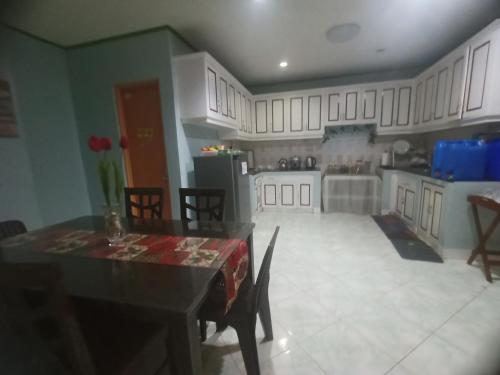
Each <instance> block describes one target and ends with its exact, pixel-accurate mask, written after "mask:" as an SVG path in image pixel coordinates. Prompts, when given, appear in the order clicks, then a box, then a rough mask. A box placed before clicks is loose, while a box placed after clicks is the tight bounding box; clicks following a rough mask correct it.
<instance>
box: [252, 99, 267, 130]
mask: <svg viewBox="0 0 500 375" xmlns="http://www.w3.org/2000/svg"><path fill="white" fill-rule="evenodd" d="M255 132H256V133H257V134H266V133H267V100H266V99H259V100H256V101H255Z"/></svg>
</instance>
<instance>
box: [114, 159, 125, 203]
mask: <svg viewBox="0 0 500 375" xmlns="http://www.w3.org/2000/svg"><path fill="white" fill-rule="evenodd" d="M112 163H113V174H114V177H115V198H116V203H118V204H120V201H121V197H122V192H123V187H124V182H123V176H122V173H121V170H120V168H119V167H118V164H117V163H116V162H115V161H114V160H113V162H112Z"/></svg>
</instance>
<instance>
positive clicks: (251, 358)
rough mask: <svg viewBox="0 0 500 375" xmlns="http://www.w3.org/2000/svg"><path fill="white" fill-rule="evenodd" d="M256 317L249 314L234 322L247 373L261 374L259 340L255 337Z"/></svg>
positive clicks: (251, 374)
mask: <svg viewBox="0 0 500 375" xmlns="http://www.w3.org/2000/svg"><path fill="white" fill-rule="evenodd" d="M255 320H256V319H255V317H252V316H248V317H246V318H243V319H241V320H238V322H235V324H233V327H234V329H235V330H236V333H237V334H238V341H239V343H240V348H241V353H242V354H243V361H244V362H245V369H246V371H247V375H260V367H259V355H258V353H257V340H256V339H255V323H256V321H255Z"/></svg>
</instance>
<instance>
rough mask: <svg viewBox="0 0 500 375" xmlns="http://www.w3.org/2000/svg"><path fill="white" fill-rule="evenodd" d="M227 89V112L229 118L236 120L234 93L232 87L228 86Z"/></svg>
mask: <svg viewBox="0 0 500 375" xmlns="http://www.w3.org/2000/svg"><path fill="white" fill-rule="evenodd" d="M228 87H229V89H228V112H229V117H231V118H232V119H233V120H236V108H235V107H236V91H235V89H234V86H233V85H231V84H229V86H228Z"/></svg>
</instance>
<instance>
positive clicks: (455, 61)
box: [447, 47, 469, 120]
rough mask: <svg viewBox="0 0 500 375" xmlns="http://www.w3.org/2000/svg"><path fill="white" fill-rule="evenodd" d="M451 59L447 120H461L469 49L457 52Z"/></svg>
mask: <svg viewBox="0 0 500 375" xmlns="http://www.w3.org/2000/svg"><path fill="white" fill-rule="evenodd" d="M450 57H451V60H452V65H451V73H450V75H451V79H450V84H449V85H450V88H449V90H448V96H449V98H448V115H447V117H448V119H449V120H450V119H460V118H462V105H463V102H464V93H465V81H466V77H467V61H468V59H469V47H467V48H465V50H459V53H457V54H453V55H452V56H450Z"/></svg>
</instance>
